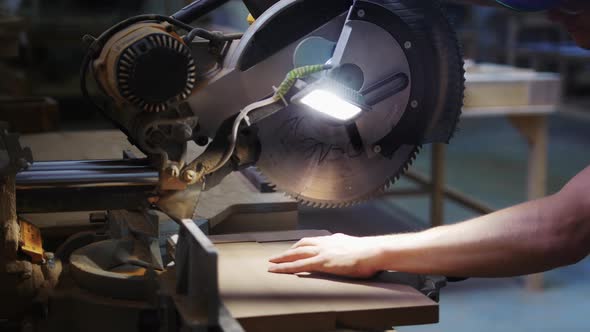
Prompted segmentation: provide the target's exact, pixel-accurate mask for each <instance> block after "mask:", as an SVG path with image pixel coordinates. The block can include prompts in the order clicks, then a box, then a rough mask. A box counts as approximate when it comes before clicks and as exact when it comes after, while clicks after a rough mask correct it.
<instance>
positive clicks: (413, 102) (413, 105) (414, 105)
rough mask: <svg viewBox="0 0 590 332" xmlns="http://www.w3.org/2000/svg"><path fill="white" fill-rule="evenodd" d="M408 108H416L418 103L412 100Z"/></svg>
mask: <svg viewBox="0 0 590 332" xmlns="http://www.w3.org/2000/svg"><path fill="white" fill-rule="evenodd" d="M410 106H411V107H412V108H418V101H417V100H412V101H411V102H410Z"/></svg>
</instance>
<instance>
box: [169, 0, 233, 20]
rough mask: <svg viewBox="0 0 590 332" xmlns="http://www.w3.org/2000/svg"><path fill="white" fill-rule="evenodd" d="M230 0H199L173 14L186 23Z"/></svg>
mask: <svg viewBox="0 0 590 332" xmlns="http://www.w3.org/2000/svg"><path fill="white" fill-rule="evenodd" d="M228 1H229V0H197V1H195V2H192V3H190V4H188V5H186V6H185V7H184V8H182V9H181V10H179V11H177V12H176V13H174V14H172V17H173V18H175V19H177V20H179V21H181V22H184V23H191V22H193V21H195V20H197V19H198V18H200V17H201V16H203V15H206V14H208V13H209V12H211V11H213V10H214V9H217V8H218V7H220V6H221V5H223V4H225V3H226V2H228Z"/></svg>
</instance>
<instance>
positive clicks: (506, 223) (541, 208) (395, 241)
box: [269, 167, 590, 277]
mask: <svg viewBox="0 0 590 332" xmlns="http://www.w3.org/2000/svg"><path fill="white" fill-rule="evenodd" d="M589 252H590V167H589V168H587V169H586V170H584V171H583V172H582V173H580V174H579V175H578V176H576V177H575V178H574V179H572V181H570V183H568V184H567V185H566V186H565V187H564V188H563V189H562V190H561V191H560V192H559V193H557V194H555V195H552V196H549V197H546V198H543V199H540V200H536V201H532V202H528V203H524V204H521V205H517V206H514V207H510V208H508V209H505V210H502V211H498V212H495V213H492V214H489V215H487V216H483V217H480V218H475V219H472V220H469V221H466V222H463V223H459V224H455V225H450V226H442V227H437V228H433V229H429V230H426V231H424V232H420V233H410V234H397V235H387V236H379V237H365V238H356V237H349V236H346V235H341V234H339V235H334V236H330V237H321V238H310V239H303V240H301V241H299V242H298V243H297V244H296V245H295V246H294V247H293V248H292V249H291V250H289V251H287V252H285V253H283V254H282V255H280V256H278V257H274V258H272V259H271V262H272V263H273V265H271V267H270V268H269V270H270V271H272V272H280V273H296V272H312V271H318V272H327V273H334V274H339V275H347V276H354V277H367V276H371V275H373V274H374V273H375V272H377V271H380V270H397V271H404V272H411V273H421V274H442V275H455V276H480V277H503V276H514V275H521V274H528V273H534V272H541V271H545V270H549V269H552V268H556V267H559V266H563V265H569V264H573V263H575V262H577V261H579V260H580V259H582V258H584V257H585V256H586V255H588V253H589Z"/></svg>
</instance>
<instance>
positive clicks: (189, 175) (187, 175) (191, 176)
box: [182, 169, 197, 182]
mask: <svg viewBox="0 0 590 332" xmlns="http://www.w3.org/2000/svg"><path fill="white" fill-rule="evenodd" d="M196 179H197V172H195V171H193V170H192V169H189V170H187V171H185V172H184V173H182V180H184V181H185V182H193V181H195V180H196Z"/></svg>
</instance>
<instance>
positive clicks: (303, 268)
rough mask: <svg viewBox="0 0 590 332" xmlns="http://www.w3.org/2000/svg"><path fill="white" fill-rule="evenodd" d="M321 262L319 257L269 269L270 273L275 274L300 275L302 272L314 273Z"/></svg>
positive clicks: (276, 265)
mask: <svg viewBox="0 0 590 332" xmlns="http://www.w3.org/2000/svg"><path fill="white" fill-rule="evenodd" d="M320 262H321V260H320V258H319V257H317V256H315V257H311V258H306V259H302V260H298V261H294V262H288V263H281V264H274V265H271V266H270V267H269V268H268V272H273V273H300V272H313V271H314V270H315V269H316V267H317V266H318V265H319V264H320Z"/></svg>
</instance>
